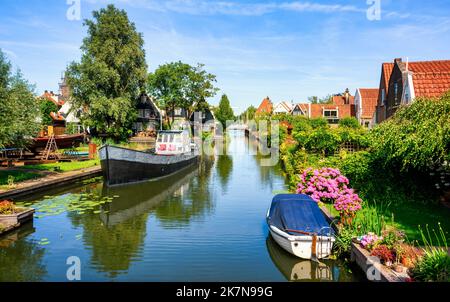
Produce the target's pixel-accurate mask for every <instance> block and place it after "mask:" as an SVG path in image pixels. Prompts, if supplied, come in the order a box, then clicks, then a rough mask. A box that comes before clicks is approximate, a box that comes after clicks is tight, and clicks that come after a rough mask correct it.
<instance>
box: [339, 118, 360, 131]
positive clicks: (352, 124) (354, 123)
mask: <svg viewBox="0 0 450 302" xmlns="http://www.w3.org/2000/svg"><path fill="white" fill-rule="evenodd" d="M339 127H344V128H353V129H359V128H361V125H360V124H359V122H358V120H357V119H356V117H344V118H341V119H340V120H339Z"/></svg>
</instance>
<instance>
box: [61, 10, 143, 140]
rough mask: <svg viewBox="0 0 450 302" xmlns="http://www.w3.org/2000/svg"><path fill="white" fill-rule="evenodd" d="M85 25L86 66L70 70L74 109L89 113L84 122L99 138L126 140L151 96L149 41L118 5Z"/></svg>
mask: <svg viewBox="0 0 450 302" xmlns="http://www.w3.org/2000/svg"><path fill="white" fill-rule="evenodd" d="M92 15H93V19H92V20H85V21H84V25H85V26H87V29H88V35H87V37H86V38H84V40H83V44H82V46H81V51H82V57H81V62H80V63H76V62H73V63H72V64H70V66H69V67H68V70H67V74H66V75H67V80H68V84H69V86H70V87H71V90H72V91H71V92H72V99H71V101H72V103H73V105H74V107H77V108H85V110H83V112H82V114H81V116H80V119H81V121H82V122H83V123H84V124H85V125H86V126H89V127H93V128H95V129H96V130H97V131H98V132H99V133H105V134H107V135H108V136H109V137H112V138H114V139H123V138H124V137H126V136H127V135H128V134H129V133H130V132H131V130H130V128H131V124H132V122H133V121H134V120H135V118H136V109H135V104H136V102H137V100H138V97H139V95H140V93H141V92H142V91H144V90H145V80H146V74H147V64H146V63H145V51H144V49H143V45H144V41H143V39H142V34H140V33H138V32H137V31H136V27H135V25H134V23H132V22H130V20H129V19H128V16H127V13H126V12H125V11H124V10H119V9H117V8H115V7H114V5H108V6H107V7H106V8H103V9H100V10H99V11H94V12H93V13H92Z"/></svg>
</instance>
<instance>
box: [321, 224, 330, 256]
mask: <svg viewBox="0 0 450 302" xmlns="http://www.w3.org/2000/svg"><path fill="white" fill-rule="evenodd" d="M333 234H334V230H333V228H332V227H331V226H326V227H322V228H321V229H320V230H319V231H318V232H317V236H320V241H319V243H320V244H319V251H318V254H319V255H324V254H328V251H330V250H331V248H332V247H333V240H332V238H333ZM324 243H325V244H324Z"/></svg>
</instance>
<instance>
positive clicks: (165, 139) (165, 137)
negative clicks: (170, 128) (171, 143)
mask: <svg viewBox="0 0 450 302" xmlns="http://www.w3.org/2000/svg"><path fill="white" fill-rule="evenodd" d="M167 139H168V135H167V134H164V136H163V142H165V143H167Z"/></svg>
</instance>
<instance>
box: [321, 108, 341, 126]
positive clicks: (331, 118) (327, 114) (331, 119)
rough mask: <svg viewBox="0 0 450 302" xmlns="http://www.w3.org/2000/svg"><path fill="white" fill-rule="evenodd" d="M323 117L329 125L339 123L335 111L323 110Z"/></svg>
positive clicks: (336, 111)
mask: <svg viewBox="0 0 450 302" xmlns="http://www.w3.org/2000/svg"><path fill="white" fill-rule="evenodd" d="M323 117H324V118H325V119H326V120H328V123H330V124H337V123H338V122H339V115H338V110H337V109H324V110H323Z"/></svg>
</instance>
